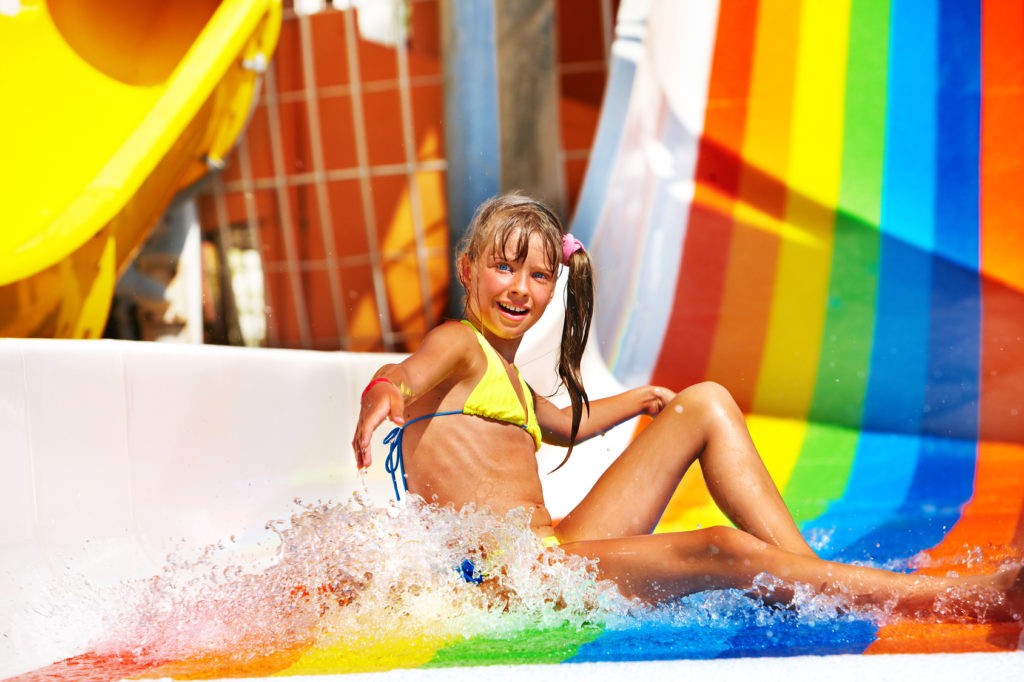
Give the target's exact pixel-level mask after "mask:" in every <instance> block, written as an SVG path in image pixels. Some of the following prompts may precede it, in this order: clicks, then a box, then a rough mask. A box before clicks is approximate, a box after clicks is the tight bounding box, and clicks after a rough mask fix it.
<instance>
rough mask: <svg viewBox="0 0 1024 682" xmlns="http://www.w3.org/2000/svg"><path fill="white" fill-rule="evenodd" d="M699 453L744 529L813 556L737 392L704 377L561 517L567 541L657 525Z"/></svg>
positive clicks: (714, 491) (723, 503)
mask: <svg viewBox="0 0 1024 682" xmlns="http://www.w3.org/2000/svg"><path fill="white" fill-rule="evenodd" d="M696 460H700V466H701V470H702V471H703V473H704V480H705V481H706V482H707V485H708V490H709V491H710V492H711V497H712V498H713V499H714V500H715V503H716V504H717V505H718V506H719V508H720V509H721V510H722V511H723V512H724V513H725V515H726V516H728V517H729V519H730V520H731V521H732V522H733V523H735V524H736V525H737V526H738V527H739V528H742V529H743V530H745V531H747V532H748V533H750V534H751V535H753V536H755V537H757V538H760V539H761V540H764V541H765V542H767V543H770V544H772V545H775V546H776V547H780V548H782V549H785V550H788V551H790V552H794V553H797V554H804V555H807V556H815V555H814V552H813V550H811V548H810V547H809V546H808V545H807V542H806V541H805V540H804V538H803V536H801V535H800V531H799V530H797V527H796V523H794V521H793V517H792V516H791V515H790V513H789V510H788V509H787V508H786V505H785V503H784V502H783V501H782V495H780V494H779V491H778V489H777V488H776V487H775V483H774V482H773V481H772V479H771V476H770V475H769V474H768V470H767V469H765V467H764V463H763V462H762V461H761V456H760V455H759V454H758V452H757V450H756V449H755V448H754V443H753V442H752V441H751V440H750V434H749V432H748V431H747V425H746V421H744V419H743V413H742V412H740V409H739V407H737V405H736V403H735V401H734V400H733V399H732V396H731V395H730V394H729V392H728V391H726V390H725V389H724V388H722V387H721V386H719V385H717V384H714V383H710V382H706V383H702V384H697V385H695V386H691V387H689V388H687V389H686V390H684V391H682V392H680V393H679V394H678V395H676V397H675V398H674V399H673V400H672V401H671V402H670V403H669V404H668V405H667V406H666V407H665V409H663V410H662V411H661V413H660V414H659V415H658V416H657V418H655V420H654V421H653V423H651V424H650V425H648V427H647V428H646V429H644V430H643V431H641V432H640V434H639V435H638V436H637V437H636V438H635V439H634V440H633V442H632V443H630V445H629V447H628V448H626V450H625V451H624V452H623V453H622V454H621V455H620V456H619V458H618V459H616V460H615V462H613V463H612V465H611V466H610V467H609V468H608V470H607V471H605V473H604V474H603V475H602V476H601V478H600V479H598V481H597V483H596V484H594V487H593V489H591V491H590V492H589V493H588V494H587V496H586V497H585V498H584V499H583V501H582V502H580V504H579V505H578V506H577V507H576V508H575V509H573V510H572V511H571V512H570V513H569V514H568V515H567V516H566V517H565V518H564V519H563V520H562V521H561V522H560V523H559V524H558V528H557V534H558V537H559V539H560V540H562V541H563V542H573V541H577V540H595V539H600V538H612V537H628V536H633V535H644V534H647V533H650V532H651V531H652V530H654V526H655V525H656V524H657V523H658V520H659V519H660V518H661V515H662V513H663V512H664V511H665V507H666V506H667V505H668V501H669V498H671V497H672V493H673V492H675V489H676V487H677V486H678V485H679V481H680V480H681V479H682V477H683V474H684V473H686V470H687V469H689V468H690V465H691V464H693V462H694V461H696Z"/></svg>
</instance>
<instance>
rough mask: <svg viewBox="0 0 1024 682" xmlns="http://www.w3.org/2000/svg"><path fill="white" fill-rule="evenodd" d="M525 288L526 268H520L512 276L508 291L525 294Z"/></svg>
mask: <svg viewBox="0 0 1024 682" xmlns="http://www.w3.org/2000/svg"><path fill="white" fill-rule="evenodd" d="M526 289H527V287H526V270H525V269H523V268H520V269H519V270H518V271H517V272H516V273H515V275H513V277H512V281H511V283H510V284H509V291H511V292H512V293H515V294H525V293H526Z"/></svg>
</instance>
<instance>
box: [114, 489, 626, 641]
mask: <svg viewBox="0 0 1024 682" xmlns="http://www.w3.org/2000/svg"><path fill="white" fill-rule="evenodd" d="M528 522H529V517H528V515H527V514H526V513H525V512H524V511H522V510H514V511H512V512H510V513H509V514H508V515H507V516H505V517H503V518H498V517H496V516H495V515H494V514H491V513H490V512H489V511H487V510H477V509H474V508H472V507H468V508H465V509H463V510H461V511H458V512H456V511H454V510H452V509H450V508H438V507H436V506H432V505H427V504H425V503H423V502H422V501H419V500H417V499H415V498H412V499H410V500H409V501H408V502H407V503H406V504H404V505H397V504H392V505H390V506H388V507H384V508H375V507H372V506H370V505H369V504H367V503H366V501H365V499H364V498H363V496H361V495H358V494H357V495H354V496H353V497H352V498H351V499H350V500H348V501H347V502H345V503H343V504H310V505H305V506H302V507H301V511H299V512H298V513H296V514H295V515H293V516H292V518H291V520H290V522H289V523H287V524H285V523H283V522H272V523H270V524H268V527H269V528H271V529H272V530H273V531H274V532H275V533H276V534H277V536H278V538H279V539H280V547H279V549H278V552H277V556H276V558H275V560H274V561H273V562H272V563H271V565H269V566H266V567H261V568H259V569H258V570H255V571H254V570H251V567H246V566H241V565H236V564H231V565H227V566H223V565H222V562H220V561H218V557H219V555H220V554H221V553H222V550H223V547H222V546H211V547H208V548H206V549H205V550H204V551H203V552H202V553H201V555H200V556H199V557H198V558H196V559H193V560H187V561H186V560H181V559H178V558H176V557H170V558H169V561H168V564H167V566H166V567H165V569H164V571H163V573H162V574H161V575H159V576H156V577H154V578H152V579H150V580H148V581H145V582H143V583H135V584H132V585H128V586H125V592H126V595H125V597H124V599H123V601H124V603H126V604H127V605H128V606H127V608H126V609H125V610H124V612H123V613H121V614H119V615H118V616H117V618H116V619H114V621H113V622H112V623H111V624H110V629H109V634H108V636H107V637H105V639H104V641H103V642H102V643H101V644H100V645H99V646H98V647H97V648H96V650H97V651H98V652H100V653H111V652H118V653H120V654H127V655H130V656H132V657H133V658H134V659H136V660H150V661H164V660H176V659H183V658H191V659H195V658H201V657H219V658H230V659H232V660H235V661H241V660H244V659H245V658H246V657H251V656H256V655H258V656H267V655H273V653H275V652H286V651H292V650H295V649H297V648H305V647H310V646H328V645H337V644H339V643H343V642H345V641H348V640H351V641H352V642H353V643H354V644H355V643H358V645H359V646H366V645H367V642H368V641H372V640H374V639H382V640H383V639H389V640H394V639H401V638H403V637H405V638H416V637H422V636H423V635H424V633H429V635H430V636H432V637H436V638H445V639H457V638H468V637H471V636H480V635H484V636H501V635H502V634H511V633H515V632H516V631H518V630H521V629H523V628H526V627H533V628H538V627H540V628H548V627H550V628H558V627H565V626H568V627H572V628H582V627H584V626H588V625H598V626H603V625H604V624H606V623H608V622H610V621H612V620H613V619H614V618H617V617H621V616H622V615H624V614H625V613H627V612H628V611H629V610H630V608H631V607H632V605H631V604H630V602H628V601H627V600H626V599H625V598H623V597H622V596H620V595H619V593H618V592H617V591H616V590H615V589H614V587H613V586H612V585H611V584H610V583H607V582H602V581H599V580H598V579H597V577H596V574H595V571H594V567H593V562H590V561H588V560H585V559H582V558H580V557H575V556H569V555H566V554H565V553H564V552H562V551H561V550H559V549H558V548H553V549H545V548H543V547H542V546H541V543H540V541H539V540H538V538H537V537H536V535H535V534H534V533H533V532H531V531H530V529H529V523H528ZM466 560H469V561H470V562H472V566H473V567H474V568H473V569H472V570H473V571H474V572H475V573H476V575H477V576H478V577H480V578H486V579H485V580H484V582H483V584H482V585H477V584H475V583H473V582H467V581H466V580H465V579H464V578H463V570H462V566H463V563H464V562H465V561H466Z"/></svg>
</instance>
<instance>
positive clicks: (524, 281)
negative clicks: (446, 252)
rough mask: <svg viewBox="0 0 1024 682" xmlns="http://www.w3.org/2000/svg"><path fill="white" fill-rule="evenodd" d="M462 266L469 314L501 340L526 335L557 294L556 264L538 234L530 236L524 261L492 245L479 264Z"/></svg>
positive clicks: (464, 261) (465, 262) (464, 259)
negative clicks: (550, 259) (554, 266)
mask: <svg viewBox="0 0 1024 682" xmlns="http://www.w3.org/2000/svg"><path fill="white" fill-rule="evenodd" d="M512 241H514V239H513V240H512ZM499 249H500V247H499ZM461 267H463V268H464V270H463V281H464V282H466V283H467V284H468V285H469V286H468V293H467V300H466V307H467V309H468V311H469V312H471V313H473V314H474V315H476V317H477V318H478V319H479V320H480V323H481V325H482V326H483V327H484V329H486V330H487V331H489V332H491V333H492V334H494V335H495V336H497V337H499V338H503V339H514V338H518V337H521V336H522V335H523V334H525V333H526V330H527V329H529V328H530V327H532V326H533V325H534V324H536V323H537V320H539V319H540V317H541V315H543V314H544V310H545V309H546V308H547V306H548V303H550V302H551V299H552V298H553V297H554V295H555V273H554V270H553V265H552V263H550V262H549V261H548V260H547V255H546V251H545V248H544V239H543V237H541V235H540V234H538V233H536V232H535V233H533V234H532V235H531V236H530V249H529V251H528V252H527V254H526V257H525V258H523V259H522V260H519V261H516V260H512V258H511V256H509V255H507V254H504V253H501V251H500V250H497V251H496V250H495V249H494V247H493V246H491V247H488V248H487V249H486V250H485V251H484V252H483V253H482V254H481V255H480V258H479V259H478V260H477V261H476V262H470V260H469V258H468V257H464V258H463V263H462V264H461Z"/></svg>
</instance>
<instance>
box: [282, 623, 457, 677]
mask: <svg viewBox="0 0 1024 682" xmlns="http://www.w3.org/2000/svg"><path fill="white" fill-rule="evenodd" d="M451 639H452V637H451V635H448V636H447V637H446V636H444V635H440V636H439V635H432V634H430V633H427V632H422V633H420V634H418V635H415V636H413V635H409V634H403V635H393V636H387V637H381V638H374V639H370V638H366V639H363V640H355V639H352V640H348V639H346V640H345V641H341V642H335V643H330V644H318V645H316V646H314V647H313V648H310V649H308V650H307V651H306V652H305V653H304V654H303V655H302V657H301V658H299V660H297V661H296V662H295V663H293V664H292V665H291V666H289V667H287V668H285V669H284V670H282V671H280V672H278V673H275V675H274V676H275V677H280V676H292V675H332V674H340V673H364V672H377V671H384V670H394V669H395V668H418V667H420V666H421V665H423V664H425V663H428V662H429V661H430V660H431V659H432V658H433V657H434V654H436V653H437V651H438V650H439V649H442V648H443V647H444V646H445V645H447V644H448V642H449V641H450V640H451Z"/></svg>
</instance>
